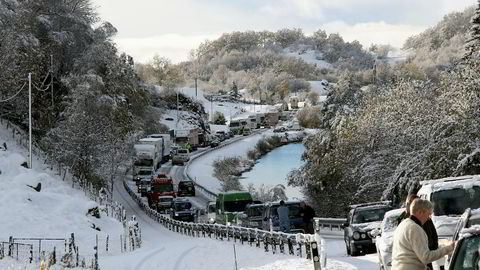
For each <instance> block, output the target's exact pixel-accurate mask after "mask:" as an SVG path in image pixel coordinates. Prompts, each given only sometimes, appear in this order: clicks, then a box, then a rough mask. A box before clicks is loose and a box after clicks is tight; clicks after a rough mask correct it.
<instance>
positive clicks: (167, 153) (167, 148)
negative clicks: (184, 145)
mask: <svg viewBox="0 0 480 270" xmlns="http://www.w3.org/2000/svg"><path fill="white" fill-rule="evenodd" d="M148 138H155V139H162V162H167V161H168V160H169V159H170V158H171V150H172V141H171V139H170V134H150V135H148Z"/></svg>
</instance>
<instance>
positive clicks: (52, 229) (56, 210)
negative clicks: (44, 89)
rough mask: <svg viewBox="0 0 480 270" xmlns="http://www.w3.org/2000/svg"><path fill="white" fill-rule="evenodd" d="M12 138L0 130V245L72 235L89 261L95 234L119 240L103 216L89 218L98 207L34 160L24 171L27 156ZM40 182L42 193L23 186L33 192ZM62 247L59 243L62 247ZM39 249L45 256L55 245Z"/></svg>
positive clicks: (114, 224)
mask: <svg viewBox="0 0 480 270" xmlns="http://www.w3.org/2000/svg"><path fill="white" fill-rule="evenodd" d="M17 136H18V135H17ZM11 138H12V132H11V131H10V130H7V129H5V127H4V126H1V125H0V143H1V144H3V143H4V142H5V143H6V145H7V150H3V149H2V150H0V172H1V173H0V193H1V194H2V196H1V197H0V216H1V217H2V218H1V219H0V239H1V240H0V241H8V239H9V237H10V236H13V237H26V238H31V237H40V238H44V237H50V238H68V237H69V236H70V234H71V233H74V234H75V238H76V244H77V245H78V246H79V247H80V250H81V252H80V253H81V254H82V255H83V256H86V257H87V258H88V257H90V256H93V246H94V245H95V238H96V236H97V235H98V236H99V238H100V239H105V238H106V236H107V235H110V236H111V237H112V238H114V239H117V238H119V236H120V235H121V234H122V233H123V226H122V224H121V223H120V222H118V221H116V220H115V219H113V218H111V217H107V216H106V215H105V214H104V213H101V214H100V215H101V218H95V217H92V216H91V215H87V212H88V210H89V209H90V208H93V207H96V206H98V204H97V203H96V202H94V201H91V200H89V199H88V198H87V197H86V196H85V195H84V193H83V192H81V191H79V190H77V189H73V188H71V182H69V181H68V180H67V181H65V182H64V181H62V178H61V177H60V176H58V175H56V174H55V172H53V171H51V170H50V169H49V168H47V165H44V164H43V163H42V162H41V161H39V160H37V159H35V158H34V169H27V168H25V167H22V166H21V165H20V164H21V163H23V162H24V161H26V160H27V158H26V157H27V151H26V150H25V149H24V148H21V147H19V146H17V145H16V143H15V141H14V140H12V139H11ZM67 178H68V176H67ZM39 183H40V184H41V189H40V192H37V191H35V190H34V189H33V188H31V187H28V186H27V185H30V186H33V187H36V186H37V184H39ZM93 227H95V228H98V229H94V228H93ZM49 244H50V245H49ZM63 246H64V243H63V242H61V243H60V248H62V247H63ZM36 248H38V247H36ZM43 248H44V250H46V251H48V249H49V248H51V249H53V244H52V243H48V242H44V243H43ZM57 249H59V247H58V246H57ZM62 250H63V248H62ZM117 250H120V248H118V249H117ZM49 252H51V251H49ZM0 267H1V266H0ZM2 269H3V268H2ZM22 269H23V268H22Z"/></svg>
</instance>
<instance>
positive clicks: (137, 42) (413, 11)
mask: <svg viewBox="0 0 480 270" xmlns="http://www.w3.org/2000/svg"><path fill="white" fill-rule="evenodd" d="M92 2H93V5H94V6H95V7H97V11H98V13H99V15H100V18H101V19H102V20H103V21H108V22H110V23H112V24H113V25H114V26H115V27H116V28H117V29H118V34H117V36H116V38H115V42H116V43H117V44H118V47H119V49H120V50H121V51H125V52H126V53H127V54H130V55H131V56H133V57H134V58H135V60H136V61H137V62H147V61H149V60H150V59H151V58H152V57H153V56H154V55H155V54H159V55H161V56H165V57H168V58H170V59H171V60H172V61H173V62H180V61H183V60H187V59H188V52H189V51H190V50H191V49H193V48H196V47H197V46H198V45H199V44H200V43H201V42H203V41H205V40H206V39H209V40H213V39H216V38H218V37H219V36H220V35H221V34H222V33H224V32H232V31H246V30H255V31H262V30H269V31H276V30H279V29H282V28H293V27H296V28H301V29H303V31H304V33H305V34H307V35H310V34H311V33H312V32H314V31H315V30H318V29H323V30H325V31H327V33H335V32H336V33H340V34H341V35H342V36H343V38H344V39H345V40H347V41H353V40H355V39H356V40H358V41H360V43H362V44H363V45H364V46H367V47H368V46H369V45H370V44H373V43H376V44H387V43H388V44H391V45H393V46H395V47H401V46H402V45H403V42H404V41H405V40H406V39H407V38H408V37H409V36H411V35H414V34H417V33H420V32H421V31H423V30H425V29H426V28H428V27H431V26H433V25H434V24H435V23H437V22H438V21H440V20H441V19H442V17H443V16H444V15H446V14H448V13H450V12H453V11H463V10H464V9H465V8H466V7H469V6H471V5H474V4H476V2H477V1H476V0H134V1H119V0H92Z"/></svg>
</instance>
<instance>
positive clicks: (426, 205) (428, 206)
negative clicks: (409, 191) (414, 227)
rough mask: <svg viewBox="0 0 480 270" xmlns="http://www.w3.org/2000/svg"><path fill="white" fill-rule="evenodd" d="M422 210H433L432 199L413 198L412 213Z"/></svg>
mask: <svg viewBox="0 0 480 270" xmlns="http://www.w3.org/2000/svg"><path fill="white" fill-rule="evenodd" d="M420 211H429V212H432V211H433V204H432V203H431V202H430V201H427V200H422V199H416V200H413V202H412V205H411V206H410V213H412V214H415V213H419V212H420Z"/></svg>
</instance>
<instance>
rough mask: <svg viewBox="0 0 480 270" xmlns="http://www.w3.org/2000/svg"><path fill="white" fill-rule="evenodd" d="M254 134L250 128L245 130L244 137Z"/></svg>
mask: <svg viewBox="0 0 480 270" xmlns="http://www.w3.org/2000/svg"><path fill="white" fill-rule="evenodd" d="M250 134H252V131H251V130H250V129H249V128H244V129H243V136H248V135H250Z"/></svg>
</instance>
